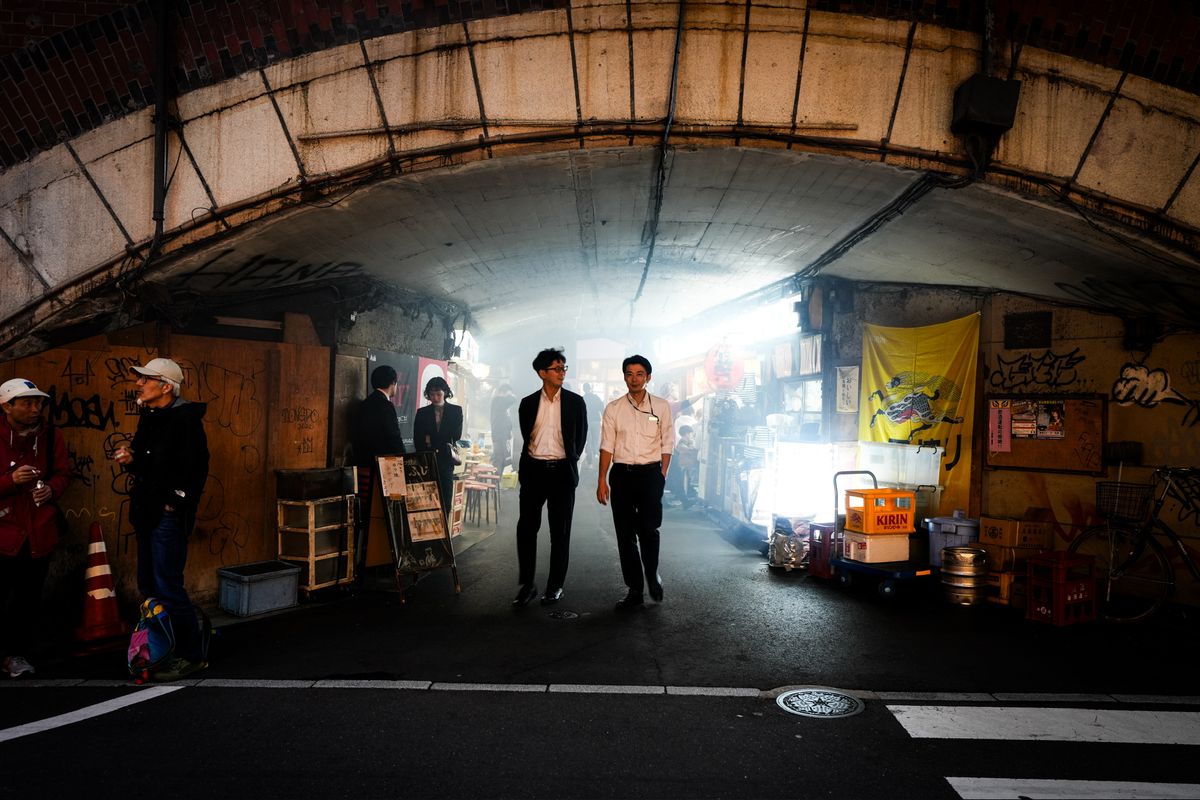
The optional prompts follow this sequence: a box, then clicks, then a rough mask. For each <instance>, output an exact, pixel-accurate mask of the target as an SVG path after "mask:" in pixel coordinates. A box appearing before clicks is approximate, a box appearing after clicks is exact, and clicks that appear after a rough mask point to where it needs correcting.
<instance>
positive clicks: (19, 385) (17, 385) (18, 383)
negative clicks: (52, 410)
mask: <svg viewBox="0 0 1200 800" xmlns="http://www.w3.org/2000/svg"><path fill="white" fill-rule="evenodd" d="M49 396H50V395H48V394H46V393H45V392H43V391H42V390H41V389H39V388H37V386H35V385H34V383H33V381H27V380H25V379H24V378H13V379H12V380H11V381H5V382H4V383H2V384H0V403H11V402H12V401H13V400H16V399H17V398H18V397H49Z"/></svg>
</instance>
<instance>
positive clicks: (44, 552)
mask: <svg viewBox="0 0 1200 800" xmlns="http://www.w3.org/2000/svg"><path fill="white" fill-rule="evenodd" d="M47 397H49V395H47V394H46V393H45V392H43V391H42V390H40V389H38V388H37V386H35V385H34V383H33V381H28V380H25V379H24V378H13V379H12V380H10V381H5V382H4V383H3V384H0V409H3V411H4V414H3V416H2V417H0V468H2V469H3V474H0V659H2V660H0V671H3V672H4V673H6V674H7V675H8V676H9V677H12V678H17V677H20V676H21V675H24V674H26V673H32V672H34V668H33V665H32V664H30V663H29V661H28V660H27V659H26V658H25V656H24V655H19V654H23V653H28V652H29V649H28V648H29V646H30V645H31V644H32V643H33V642H32V639H33V631H34V621H35V620H36V619H37V615H38V609H39V607H40V606H41V599H42V584H43V583H45V580H46V571H47V570H48V568H49V566H50V554H51V552H52V551H53V550H54V545H56V544H57V543H58V536H59V532H58V512H57V510H56V509H55V507H54V501H56V500H57V499H58V498H60V497H62V493H63V491H64V490H65V489H66V488H67V484H68V483H70V481H71V466H70V462H69V461H68V460H67V447H66V445H65V444H63V441H62V437H61V436H57V437H56V436H54V433H53V429H52V428H51V427H50V424H49V423H43V422H42V403H43V402H44V401H45V398H47Z"/></svg>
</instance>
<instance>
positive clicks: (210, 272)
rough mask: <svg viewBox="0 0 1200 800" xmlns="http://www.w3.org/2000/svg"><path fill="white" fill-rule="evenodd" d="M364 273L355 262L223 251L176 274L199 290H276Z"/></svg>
mask: <svg viewBox="0 0 1200 800" xmlns="http://www.w3.org/2000/svg"><path fill="white" fill-rule="evenodd" d="M362 274H363V265H362V264H361V263H359V262H357V261H324V262H322V263H319V264H312V263H305V262H302V261H300V260H299V259H295V258H273V257H271V256H268V255H266V254H258V255H253V256H250V257H249V258H246V257H244V256H243V257H238V256H237V251H236V250H234V249H232V248H230V249H226V250H222V251H221V252H220V253H217V254H216V255H215V256H213V257H212V258H210V259H209V260H208V261H205V262H204V263H203V264H201V265H200V266H198V267H196V268H195V269H193V270H190V271H188V272H185V273H183V274H182V275H180V276H179V277H178V285H179V286H180V287H183V288H187V289H191V290H193V291H200V292H212V291H218V290H224V291H246V290H250V289H276V288H279V287H282V286H296V285H299V284H304V283H315V282H317V281H332V280H345V279H346V278H353V277H356V276H359V275H362Z"/></svg>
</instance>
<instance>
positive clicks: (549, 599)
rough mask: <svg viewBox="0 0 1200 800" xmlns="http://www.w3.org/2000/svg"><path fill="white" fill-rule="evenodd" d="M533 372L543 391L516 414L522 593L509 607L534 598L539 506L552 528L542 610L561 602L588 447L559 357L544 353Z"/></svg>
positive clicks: (582, 410)
mask: <svg viewBox="0 0 1200 800" xmlns="http://www.w3.org/2000/svg"><path fill="white" fill-rule="evenodd" d="M533 369H534V372H536V373H537V374H538V377H539V378H541V379H542V388H541V390H540V391H537V392H534V393H533V394H531V395H529V396H528V397H525V398H523V399H522V400H521V405H520V406H519V407H518V410H517V419H518V422H519V423H520V429H521V439H522V440H523V441H522V445H521V458H520V462H519V466H518V469H517V471H518V474H519V478H520V482H521V495H520V509H521V510H520V517H519V518H518V519H517V564H518V568H519V570H520V577H519V578H518V580H519V581H520V584H521V589H520V591H518V592H517V596H516V599H514V600H513V602H512V604H513V606H514V607H518V608H519V607H521V606H524V605H526V604H527V603H528V602H529V601H530V600H532V599H533V597H534V595H536V594H537V584H535V583H534V582H533V576H534V572H535V569H536V567H537V535H538V530H539V529H540V528H541V526H542V506H545V507H546V516H547V521H548V522H549V524H550V573H549V575H548V576H547V577H546V593H545V594H543V595H542V605H550V604H552V603H557V602H558V601H559V600H561V599H562V596H563V581H564V580H565V579H566V577H567V561H568V558H569V554H570V549H571V517H572V516H573V514H574V512H575V488H576V487H577V486H579V456H580V455H582V453H583V448H584V446H585V445H586V443H587V427H588V426H587V406H586V405H585V404H584V402H583V398H582V397H581V396H579V395H577V394H575V393H574V392H572V391H568V390H567V389H564V388H563V380H564V379H565V378H566V375H567V360H566V357H565V356H564V355H563V352H562V351H561V350H555V349H546V350H543V351H542V352H540V353H538V354H537V357H536V358H534V359H533Z"/></svg>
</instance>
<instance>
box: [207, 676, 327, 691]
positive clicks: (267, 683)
mask: <svg viewBox="0 0 1200 800" xmlns="http://www.w3.org/2000/svg"><path fill="white" fill-rule="evenodd" d="M315 683H316V681H276V680H227V679H225V678H205V679H204V680H202V681H197V682H196V685H197V686H202V687H204V688H211V687H216V688H218V689H311V688H312V686H313V684H315Z"/></svg>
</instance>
